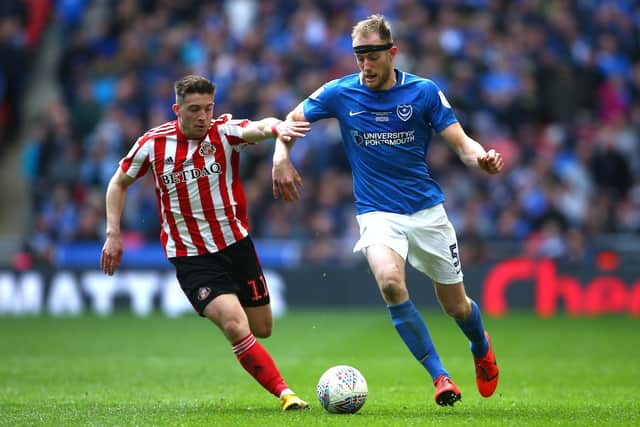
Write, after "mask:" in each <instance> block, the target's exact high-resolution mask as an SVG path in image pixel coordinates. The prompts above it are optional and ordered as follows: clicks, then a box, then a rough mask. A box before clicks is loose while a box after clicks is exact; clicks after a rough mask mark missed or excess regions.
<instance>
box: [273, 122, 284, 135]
mask: <svg viewBox="0 0 640 427" xmlns="http://www.w3.org/2000/svg"><path fill="white" fill-rule="evenodd" d="M280 123H282V122H278V125H279V124H280ZM278 125H272V126H271V135H273V136H274V137H275V138H277V137H278Z"/></svg>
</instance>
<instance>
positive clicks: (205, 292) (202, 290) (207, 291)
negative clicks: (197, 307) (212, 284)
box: [198, 288, 211, 301]
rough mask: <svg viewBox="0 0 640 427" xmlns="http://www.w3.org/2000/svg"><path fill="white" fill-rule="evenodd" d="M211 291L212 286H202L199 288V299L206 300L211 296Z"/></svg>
mask: <svg viewBox="0 0 640 427" xmlns="http://www.w3.org/2000/svg"><path fill="white" fill-rule="evenodd" d="M210 293H211V289H210V288H200V289H198V301H203V300H205V299H206V298H207V297H208V296H209V294H210Z"/></svg>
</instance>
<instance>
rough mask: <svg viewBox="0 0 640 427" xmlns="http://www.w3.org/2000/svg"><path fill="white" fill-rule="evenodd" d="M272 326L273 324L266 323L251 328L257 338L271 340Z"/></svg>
mask: <svg viewBox="0 0 640 427" xmlns="http://www.w3.org/2000/svg"><path fill="white" fill-rule="evenodd" d="M271 331H272V326H271V323H268V324H267V323H264V324H260V325H253V326H252V327H251V333H253V335H254V336H255V337H256V338H269V337H270V336H271Z"/></svg>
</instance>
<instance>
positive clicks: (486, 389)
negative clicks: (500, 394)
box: [473, 331, 499, 397]
mask: <svg viewBox="0 0 640 427" xmlns="http://www.w3.org/2000/svg"><path fill="white" fill-rule="evenodd" d="M484 335H485V336H486V337H487V342H488V343H489V350H488V351H487V354H485V355H484V357H475V356H474V357H473V361H474V362H475V364H476V385H477V386H478V391H479V392H480V394H481V395H482V397H489V396H491V395H492V394H493V392H494V391H496V387H498V373H499V370H498V364H497V363H496V356H495V355H494V354H493V349H492V348H491V341H490V340H489V334H488V333H487V331H485V332H484Z"/></svg>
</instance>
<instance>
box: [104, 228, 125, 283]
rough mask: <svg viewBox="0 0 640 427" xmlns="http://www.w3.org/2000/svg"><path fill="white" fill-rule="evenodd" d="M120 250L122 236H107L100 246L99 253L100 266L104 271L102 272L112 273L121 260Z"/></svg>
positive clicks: (110, 274)
mask: <svg viewBox="0 0 640 427" xmlns="http://www.w3.org/2000/svg"><path fill="white" fill-rule="evenodd" d="M122 252H123V245H122V238H120V237H117V238H116V237H107V240H105V242H104V246H103V247H102V253H101V254H100V268H101V269H102V271H104V274H108V275H109V276H112V275H113V272H114V271H115V270H116V267H118V265H120V261H121V260H122Z"/></svg>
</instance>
